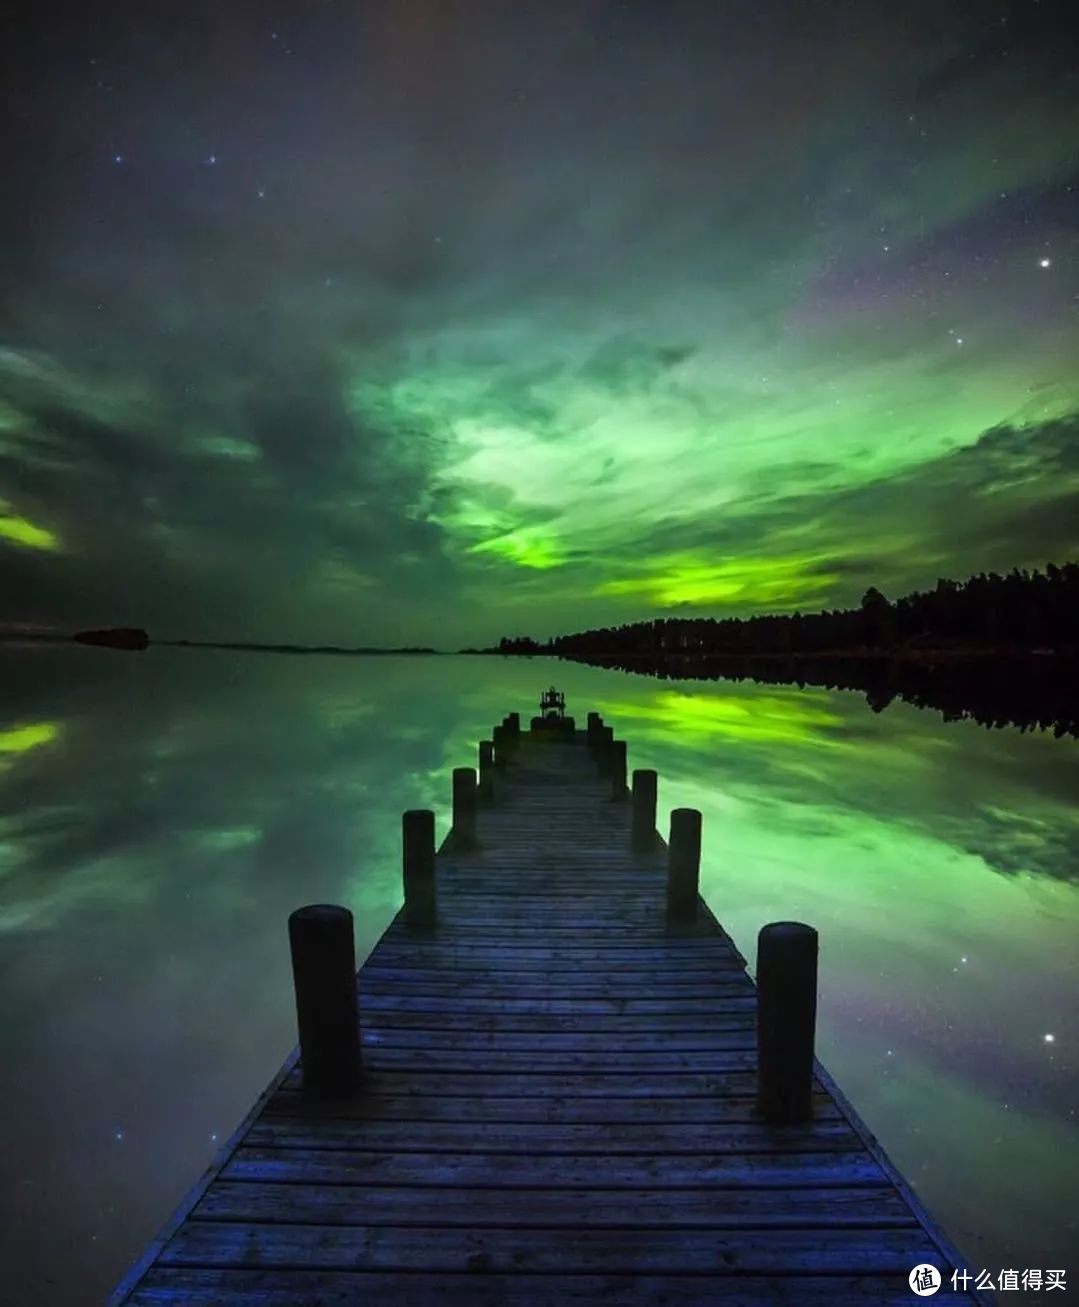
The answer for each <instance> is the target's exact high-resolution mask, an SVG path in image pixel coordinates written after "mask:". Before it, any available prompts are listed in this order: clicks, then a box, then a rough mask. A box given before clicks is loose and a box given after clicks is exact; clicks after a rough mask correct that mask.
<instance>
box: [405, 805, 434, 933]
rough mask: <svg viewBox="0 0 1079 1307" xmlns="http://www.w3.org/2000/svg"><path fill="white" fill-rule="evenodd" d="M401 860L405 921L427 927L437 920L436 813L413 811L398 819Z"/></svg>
mask: <svg viewBox="0 0 1079 1307" xmlns="http://www.w3.org/2000/svg"><path fill="white" fill-rule="evenodd" d="M401 861H402V868H403V873H404V883H405V921H406V922H407V923H408V924H409V925H410V926H417V927H420V928H424V927H430V926H433V925H434V924H435V920H436V918H437V897H436V896H437V891H436V887H435V814H434V813H433V812H431V811H430V809H428V808H413V809H410V810H409V811H408V812H406V813H404V815H403V816H402V818H401Z"/></svg>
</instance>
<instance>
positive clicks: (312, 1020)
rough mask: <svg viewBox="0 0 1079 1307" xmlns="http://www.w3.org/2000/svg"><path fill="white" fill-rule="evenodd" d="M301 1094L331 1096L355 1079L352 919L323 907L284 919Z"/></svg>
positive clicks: (300, 910)
mask: <svg viewBox="0 0 1079 1307" xmlns="http://www.w3.org/2000/svg"><path fill="white" fill-rule="evenodd" d="M288 938H289V947H290V949H291V952H292V979H293V984H294V986H295V990H296V1024H297V1026H298V1027H299V1032H300V1064H301V1074H302V1079H303V1087H304V1089H308V1090H314V1091H316V1092H326V1093H334V1092H340V1091H342V1090H346V1089H354V1088H355V1087H356V1085H357V1084H358V1082H359V1079H360V1019H359V1013H358V1011H357V1007H356V945H355V942H354V939H353V933H352V913H351V912H349V910H348V908H341V907H336V906H334V905H332V904H328V903H312V904H309V905H308V906H307V907H305V908H297V909H296V911H295V912H293V913H292V914H291V916H290V917H289V919H288Z"/></svg>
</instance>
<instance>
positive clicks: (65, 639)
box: [0, 626, 442, 656]
mask: <svg viewBox="0 0 1079 1307" xmlns="http://www.w3.org/2000/svg"><path fill="white" fill-rule="evenodd" d="M0 640H8V641H17V642H19V643H22V642H24V641H27V642H31V643H34V644H71V643H75V644H92V645H97V646H98V647H100V648H105V649H124V650H129V651H130V650H135V651H140V650H143V649H147V648H149V646H150V645H151V644H153V645H155V646H159V647H166V648H176V649H240V650H245V651H250V652H256V653H290V654H345V655H356V654H361V655H364V656H367V655H370V654H439V653H441V652H442V651H441V650H440V649H429V648H426V647H423V646H419V645H406V646H402V647H401V648H398V649H378V648H373V647H369V646H363V645H358V646H356V647H355V648H346V647H344V646H341V645H336V644H259V643H257V642H256V641H252V640H151V639H150V637H149V635H148V634H147V632H146V631H144V630H143V629H142V628H141V627H135V626H110V627H102V628H100V629H96V630H90V631H75V632H74V634H72V635H66V634H63V633H61V632H55V631H33V630H7V631H0Z"/></svg>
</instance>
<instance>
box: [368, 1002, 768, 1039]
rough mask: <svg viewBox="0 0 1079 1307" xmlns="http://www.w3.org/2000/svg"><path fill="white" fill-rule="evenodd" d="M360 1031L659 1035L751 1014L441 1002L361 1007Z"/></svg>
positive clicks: (732, 1022) (745, 1025) (752, 1024)
mask: <svg viewBox="0 0 1079 1307" xmlns="http://www.w3.org/2000/svg"><path fill="white" fill-rule="evenodd" d="M361 1019H362V1021H363V1028H364V1030H365V1031H371V1030H441V1031H451V1030H467V1031H475V1032H477V1033H480V1032H484V1031H486V1032H489V1033H497V1032H500V1031H501V1032H504V1033H507V1034H510V1033H512V1034H520V1033H525V1032H529V1031H532V1032H536V1033H546V1034H555V1033H565V1034H591V1035H605V1036H608V1037H609V1036H613V1035H615V1034H616V1033H617V1032H618V1031H625V1032H627V1033H633V1034H638V1035H643V1034H651V1035H660V1036H663V1035H665V1034H671V1033H674V1032H676V1031H677V1032H684V1033H689V1032H695V1031H696V1032H699V1031H700V1030H701V1028H702V1024H704V1023H706V1026H707V1031H716V1030H756V1019H755V1017H754V1014H753V1011H752V1009H750V1008H748V1007H742V1008H735V1009H733V1010H728V1009H727V1008H726V1007H725V1006H720V1005H719V1004H717V1005H716V1007H715V1010H714V1011H712V1012H709V1013H707V1014H706V1015H704V1016H703V1019H702V1013H701V1012H700V1010H698V1011H696V1012H638V1013H630V1014H629V1015H628V1016H627V1015H626V1014H624V1013H620V1012H619V1013H587V1012H586V1013H578V1012H567V1013H557V1012H553V1013H552V1012H508V1013H503V1012H461V1011H460V1010H459V1009H458V1008H457V1005H456V1004H452V1005H447V1007H446V1009H445V1010H444V1011H441V1012H440V1011H434V1012H430V1011H426V1012H425V1011H422V1010H420V1011H409V1010H404V1011H402V1010H400V1009H397V1010H393V1011H388V1012H379V1011H378V1010H377V1009H373V1008H367V1009H366V1010H361Z"/></svg>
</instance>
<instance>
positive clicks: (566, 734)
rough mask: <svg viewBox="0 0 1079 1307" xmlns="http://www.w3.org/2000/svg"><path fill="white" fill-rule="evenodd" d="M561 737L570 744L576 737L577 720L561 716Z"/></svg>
mask: <svg viewBox="0 0 1079 1307" xmlns="http://www.w3.org/2000/svg"><path fill="white" fill-rule="evenodd" d="M562 738H563V739H564V740H569V742H570V743H571V744H572V743H573V741H574V740H575V739H576V738H577V722H576V721H575V720H574V718H572V717H563V718H562Z"/></svg>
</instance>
